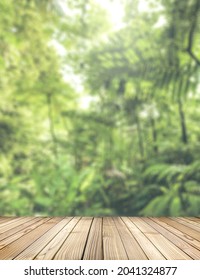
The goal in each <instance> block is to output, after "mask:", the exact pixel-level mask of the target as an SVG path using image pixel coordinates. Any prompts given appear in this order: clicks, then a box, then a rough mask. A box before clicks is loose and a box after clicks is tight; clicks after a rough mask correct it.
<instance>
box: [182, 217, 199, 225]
mask: <svg viewBox="0 0 200 280" xmlns="http://www.w3.org/2000/svg"><path fill="white" fill-rule="evenodd" d="M185 218H186V219H187V220H190V221H194V222H196V223H198V224H200V219H199V218H197V217H185Z"/></svg>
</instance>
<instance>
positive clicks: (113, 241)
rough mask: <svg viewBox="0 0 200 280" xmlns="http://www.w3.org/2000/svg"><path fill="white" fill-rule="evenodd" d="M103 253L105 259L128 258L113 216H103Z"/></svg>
mask: <svg viewBox="0 0 200 280" xmlns="http://www.w3.org/2000/svg"><path fill="white" fill-rule="evenodd" d="M103 254H104V259H105V260H127V259H128V256H127V253H126V250H125V248H124V245H123V243H122V240H121V238H120V236H119V233H118V230H117V228H116V226H115V224H114V221H113V220H112V218H108V217H104V218H103Z"/></svg>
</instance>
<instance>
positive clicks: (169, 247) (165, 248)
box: [130, 218, 191, 260]
mask: <svg viewBox="0 0 200 280" xmlns="http://www.w3.org/2000/svg"><path fill="white" fill-rule="evenodd" d="M130 219H131V221H132V222H133V223H134V224H135V225H136V226H137V227H138V228H139V229H140V230H141V231H142V232H143V233H144V234H145V235H146V236H147V237H148V238H149V240H150V241H151V242H152V243H153V244H154V245H155V246H156V247H157V248H158V250H159V251H160V252H161V253H162V254H163V255H164V256H165V257H166V258H167V259H169V260H188V259H191V258H190V257H189V256H188V255H186V254H185V253H184V252H182V251H181V250H180V249H179V248H178V247H176V246H175V245H174V244H173V243H171V242H170V241H169V240H168V239H166V238H165V237H164V236H163V235H161V234H160V233H158V232H157V231H156V230H154V229H153V228H152V227H151V226H150V225H148V224H147V223H146V222H144V221H143V220H142V219H139V218H130Z"/></svg>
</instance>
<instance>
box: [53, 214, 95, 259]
mask: <svg viewBox="0 0 200 280" xmlns="http://www.w3.org/2000/svg"><path fill="white" fill-rule="evenodd" d="M92 219H93V218H90V217H83V218H81V219H80V220H79V222H78V223H77V224H76V226H75V227H74V229H73V230H72V232H71V233H70V234H69V236H68V238H67V239H66V240H65V242H64V243H63V244H62V246H61V248H60V249H59V251H58V252H57V253H56V255H55V257H54V259H55V260H81V258H82V256H83V253H84V248H85V243H86V241H87V237H88V233H89V230H90V226H91V223H92Z"/></svg>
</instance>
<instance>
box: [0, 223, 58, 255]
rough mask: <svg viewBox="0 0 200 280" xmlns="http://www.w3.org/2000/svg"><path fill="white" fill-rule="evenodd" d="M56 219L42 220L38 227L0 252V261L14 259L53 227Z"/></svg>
mask: <svg viewBox="0 0 200 280" xmlns="http://www.w3.org/2000/svg"><path fill="white" fill-rule="evenodd" d="M54 219H56V218H44V219H42V220H41V221H40V222H41V223H40V226H39V223H38V226H37V227H36V228H35V229H34V230H31V231H30V232H29V233H27V234H25V235H23V236H22V237H20V238H19V239H17V240H16V241H14V242H12V243H10V244H9V245H7V246H6V247H4V248H3V249H1V250H0V259H2V260H6V259H8V260H10V259H14V258H15V257H16V256H17V255H18V254H20V253H21V252H22V251H23V250H24V249H25V248H26V247H27V246H29V245H30V244H32V243H33V242H34V241H35V240H36V239H38V238H39V237H40V235H42V234H43V233H45V232H46V231H47V230H49V229H50V228H51V227H52V226H54V224H55V222H54Z"/></svg>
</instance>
